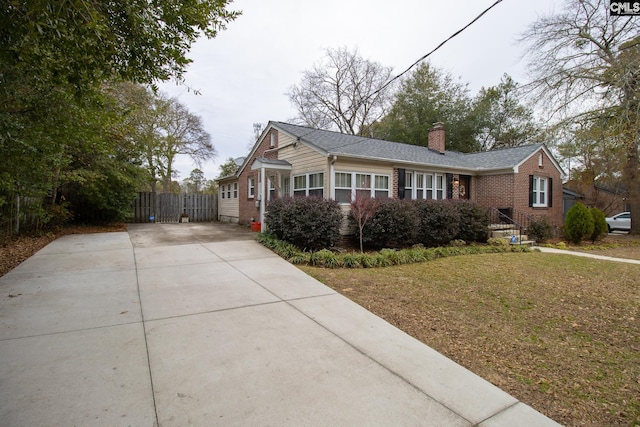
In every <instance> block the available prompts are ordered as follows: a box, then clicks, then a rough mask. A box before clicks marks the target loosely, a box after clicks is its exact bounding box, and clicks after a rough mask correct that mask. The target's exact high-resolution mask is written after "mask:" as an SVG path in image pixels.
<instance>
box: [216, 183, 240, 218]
mask: <svg viewBox="0 0 640 427" xmlns="http://www.w3.org/2000/svg"><path fill="white" fill-rule="evenodd" d="M237 182H238V181H230V182H229V181H226V182H224V184H220V188H219V189H218V221H222V222H235V223H237V222H238V219H239V215H240V205H239V204H238V200H239V197H240V194H238V197H233V196H234V192H233V184H234V183H237ZM229 184H231V198H230V199H229V198H228V197H227V194H226V191H225V195H224V199H223V198H222V186H223V185H224V186H225V188H226V186H227V185H229Z"/></svg>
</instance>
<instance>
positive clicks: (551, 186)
mask: <svg viewBox="0 0 640 427" xmlns="http://www.w3.org/2000/svg"><path fill="white" fill-rule="evenodd" d="M549 207H550V208H551V207H553V178H549Z"/></svg>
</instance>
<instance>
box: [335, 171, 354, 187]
mask: <svg viewBox="0 0 640 427" xmlns="http://www.w3.org/2000/svg"><path fill="white" fill-rule="evenodd" d="M337 187H340V188H351V174H350V173H344V172H336V188H337Z"/></svg>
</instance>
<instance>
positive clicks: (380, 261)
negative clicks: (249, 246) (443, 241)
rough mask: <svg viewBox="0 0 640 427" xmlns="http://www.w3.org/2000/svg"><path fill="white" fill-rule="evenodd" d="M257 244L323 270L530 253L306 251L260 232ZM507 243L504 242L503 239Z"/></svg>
mask: <svg viewBox="0 0 640 427" xmlns="http://www.w3.org/2000/svg"><path fill="white" fill-rule="evenodd" d="M257 240H258V242H260V243H261V244H262V245H264V246H265V247H267V248H269V249H271V250H272V251H273V252H275V253H276V254H278V255H279V256H281V257H282V258H284V259H285V260H287V261H289V262H290V263H292V264H306V265H311V266H316V267H324V268H374V267H389V266H393V265H404V264H413V263H417V262H425V261H432V260H435V259H438V258H445V257H450V256H458V255H473V254H487V253H510V252H515V253H520V252H531V248H529V247H528V246H520V245H508V244H504V245H499V246H491V245H486V246H485V245H481V246H479V245H470V246H463V247H437V248H424V247H414V248H410V249H401V250H396V249H382V250H381V251H379V252H375V253H335V252H332V251H330V250H327V249H323V250H320V251H317V252H303V251H300V250H299V249H298V248H296V247H295V246H293V245H292V244H290V243H287V242H283V241H282V240H278V239H277V238H276V237H275V236H274V235H272V234H269V233H260V234H258V236H257ZM501 240H504V239H501Z"/></svg>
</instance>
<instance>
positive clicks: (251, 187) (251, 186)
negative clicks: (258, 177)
mask: <svg viewBox="0 0 640 427" xmlns="http://www.w3.org/2000/svg"><path fill="white" fill-rule="evenodd" d="M247 187H248V190H247V191H248V193H247V197H248V198H250V199H254V198H255V197H256V181H255V178H254V177H249V178H248V179H247Z"/></svg>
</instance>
